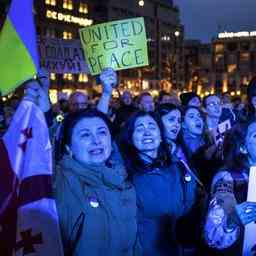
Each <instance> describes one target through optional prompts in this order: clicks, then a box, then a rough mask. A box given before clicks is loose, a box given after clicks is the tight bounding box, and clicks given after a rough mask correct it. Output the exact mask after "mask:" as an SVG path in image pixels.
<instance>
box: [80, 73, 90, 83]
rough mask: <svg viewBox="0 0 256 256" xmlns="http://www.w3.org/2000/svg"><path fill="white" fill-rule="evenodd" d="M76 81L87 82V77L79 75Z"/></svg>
mask: <svg viewBox="0 0 256 256" xmlns="http://www.w3.org/2000/svg"><path fill="white" fill-rule="evenodd" d="M78 81H79V82H88V76H87V75H86V74H79V76H78Z"/></svg>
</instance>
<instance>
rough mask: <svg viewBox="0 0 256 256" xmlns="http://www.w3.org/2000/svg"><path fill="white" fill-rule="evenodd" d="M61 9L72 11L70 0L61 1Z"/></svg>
mask: <svg viewBox="0 0 256 256" xmlns="http://www.w3.org/2000/svg"><path fill="white" fill-rule="evenodd" d="M63 8H64V9H68V10H73V1H72V0H63Z"/></svg>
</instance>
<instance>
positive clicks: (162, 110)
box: [156, 103, 182, 155]
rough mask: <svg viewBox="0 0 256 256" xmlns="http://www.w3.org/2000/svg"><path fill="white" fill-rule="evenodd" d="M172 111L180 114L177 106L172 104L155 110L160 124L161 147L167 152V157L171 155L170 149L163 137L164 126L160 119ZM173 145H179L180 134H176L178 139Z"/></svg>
mask: <svg viewBox="0 0 256 256" xmlns="http://www.w3.org/2000/svg"><path fill="white" fill-rule="evenodd" d="M174 110H178V111H179V112H180V113H181V114H182V109H181V108H180V107H179V106H177V105H175V104H172V103H165V104H161V105H159V106H158V108H157V109H156V115H157V118H158V120H159V122H160V129H161V132H162V134H163V146H164V148H165V149H166V150H167V152H168V154H169V155H171V147H170V145H169V143H168V141H167V140H166V138H165V135H164V131H165V128H164V124H163V121H162V117H163V116H165V115H167V114H168V113H170V112H172V111H174ZM175 143H177V144H180V132H179V134H178V137H177V140H176V141H175Z"/></svg>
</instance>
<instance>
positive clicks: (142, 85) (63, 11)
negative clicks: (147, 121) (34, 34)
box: [35, 0, 184, 94]
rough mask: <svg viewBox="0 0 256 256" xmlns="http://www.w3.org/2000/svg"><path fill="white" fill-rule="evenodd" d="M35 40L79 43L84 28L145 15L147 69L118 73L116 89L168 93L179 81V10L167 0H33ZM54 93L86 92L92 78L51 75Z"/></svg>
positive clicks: (92, 81) (78, 75)
mask: <svg viewBox="0 0 256 256" xmlns="http://www.w3.org/2000/svg"><path fill="white" fill-rule="evenodd" d="M35 14H36V26H37V31H38V35H39V37H46V38H62V39H67V40H68V39H78V38H79V32H78V30H79V29H80V28H82V27H84V26H88V25H91V24H97V23H102V22H107V21H113V20H118V19H126V18H133V17H141V16H142V17H144V19H145V25H146V32H147V39H148V51H149V62H150V65H149V66H147V67H143V68H137V69H129V70H124V71H119V77H120V90H121V91H122V90H124V89H129V90H131V91H132V92H134V94H137V93H139V92H140V91H141V90H155V91H156V90H158V89H166V90H170V88H171V84H173V86H175V87H179V86H181V84H182V82H181V81H182V78H183V73H182V72H183V65H182V63H183V61H184V60H183V58H182V56H183V55H182V50H183V47H182V45H183V27H182V26H181V24H180V13H179V9H178V8H177V7H176V6H174V5H173V3H172V1H168V0H144V1H143V0H129V1H128V0H126V1H120V0H105V1H102V0H79V1H75V0H37V1H35ZM51 79H52V88H54V89H56V90H64V91H65V90H66V91H67V90H73V89H76V88H77V89H83V88H86V89H89V88H90V87H91V86H92V85H94V84H95V79H94V78H92V77H90V76H89V75H88V76H87V75H86V74H76V75H74V74H51Z"/></svg>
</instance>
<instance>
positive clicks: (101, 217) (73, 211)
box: [54, 110, 137, 256]
mask: <svg viewBox="0 0 256 256" xmlns="http://www.w3.org/2000/svg"><path fill="white" fill-rule="evenodd" d="M63 140H64V143H63V145H64V147H65V154H64V156H63V157H62V160H61V161H60V163H59V165H58V168H57V171H56V177H55V186H54V188H55V199H56V204H57V210H58V215H59V220H60V228H61V234H62V239H63V245H64V250H65V255H73V256H82V255H87V254H88V255H90V256H102V255H110V256H111V255H113V256H132V255H135V254H134V253H135V241H136V233H137V224H136V222H137V220H136V195H135V190H134V187H133V185H132V184H131V183H130V182H128V181H127V179H126V171H125V168H124V165H123V162H122V160H121V157H120V155H119V154H118V150H117V147H116V146H115V144H114V143H113V141H112V138H111V123H110V122H109V120H108V118H107V117H106V116H105V115H104V114H103V113H101V112H99V111H97V110H86V111H82V112H77V113H74V114H72V115H70V116H69V117H68V122H66V123H65V127H64V137H63Z"/></svg>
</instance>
